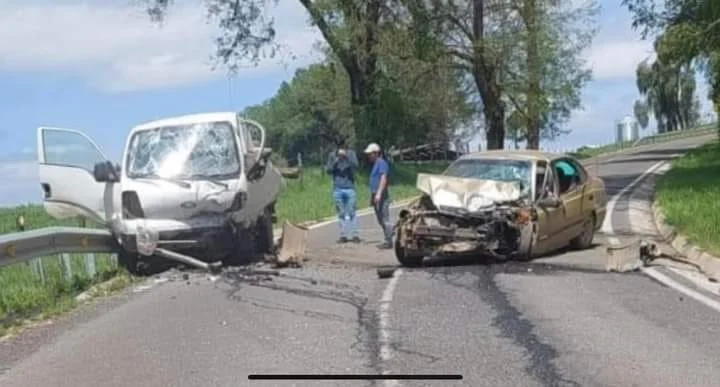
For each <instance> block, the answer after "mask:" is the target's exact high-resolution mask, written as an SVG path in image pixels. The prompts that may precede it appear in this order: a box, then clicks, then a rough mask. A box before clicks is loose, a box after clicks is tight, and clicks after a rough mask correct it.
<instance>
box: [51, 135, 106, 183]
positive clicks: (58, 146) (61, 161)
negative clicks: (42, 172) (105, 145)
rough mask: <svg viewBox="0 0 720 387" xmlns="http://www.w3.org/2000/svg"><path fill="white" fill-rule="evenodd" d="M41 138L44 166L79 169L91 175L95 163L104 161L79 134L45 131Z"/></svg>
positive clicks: (95, 148)
mask: <svg viewBox="0 0 720 387" xmlns="http://www.w3.org/2000/svg"><path fill="white" fill-rule="evenodd" d="M42 136H43V151H44V153H45V163H46V164H50V165H60V166H65V167H74V168H81V169H84V170H86V171H88V172H90V173H92V172H93V171H94V169H95V164H96V163H101V162H103V161H105V157H104V156H103V154H102V153H101V152H100V150H99V149H98V148H97V147H96V146H95V144H93V143H92V141H90V139H88V138H87V136H85V135H84V134H82V133H80V132H74V131H68V130H53V129H45V130H43V133H42Z"/></svg>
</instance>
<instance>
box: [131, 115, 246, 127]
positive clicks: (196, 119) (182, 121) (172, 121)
mask: <svg viewBox="0 0 720 387" xmlns="http://www.w3.org/2000/svg"><path fill="white" fill-rule="evenodd" d="M237 116H238V114H237V113H236V112H213V113H196V114H186V115H183V116H176V117H168V118H162V119H159V120H153V121H149V122H145V123H142V124H140V125H137V126H135V127H134V128H132V130H131V132H136V131H139V130H146V129H152V128H159V127H163V126H181V125H193V124H200V123H204V122H216V121H228V122H230V123H234V122H235V120H236V119H237Z"/></svg>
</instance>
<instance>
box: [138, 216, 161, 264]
mask: <svg viewBox="0 0 720 387" xmlns="http://www.w3.org/2000/svg"><path fill="white" fill-rule="evenodd" d="M159 239H160V235H159V233H158V232H157V230H153V229H152V228H150V227H147V225H145V224H139V225H138V226H137V234H136V237H135V240H136V242H135V243H136V244H137V251H138V253H140V254H142V255H144V256H147V257H149V256H151V255H153V253H154V252H155V249H156V248H157V244H158V240H159Z"/></svg>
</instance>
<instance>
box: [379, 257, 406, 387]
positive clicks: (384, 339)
mask: <svg viewBox="0 0 720 387" xmlns="http://www.w3.org/2000/svg"><path fill="white" fill-rule="evenodd" d="M402 273H403V271H402V269H397V270H395V273H393V277H392V278H390V281H388V283H387V285H385V289H384V290H383V293H382V297H381V298H380V313H379V314H380V316H379V319H380V322H379V325H380V328H379V330H380V332H379V334H380V360H381V361H383V362H386V361H388V360H390V359H391V358H392V346H391V345H390V340H391V338H390V305H391V304H392V301H393V296H394V295H395V289H397V284H398V281H399V280H400V276H401V275H402ZM383 373H384V374H387V373H388V372H387V370H384V371H383ZM384 384H385V386H388V387H390V386H399V385H400V382H398V381H397V380H385V383H384Z"/></svg>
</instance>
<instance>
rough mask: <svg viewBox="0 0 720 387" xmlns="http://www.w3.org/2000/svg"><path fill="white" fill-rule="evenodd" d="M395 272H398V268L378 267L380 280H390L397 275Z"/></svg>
mask: <svg viewBox="0 0 720 387" xmlns="http://www.w3.org/2000/svg"><path fill="white" fill-rule="evenodd" d="M395 270H397V267H396V266H382V267H378V269H377V275H378V278H380V279H385V278H390V277H392V276H393V275H394V274H395Z"/></svg>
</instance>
